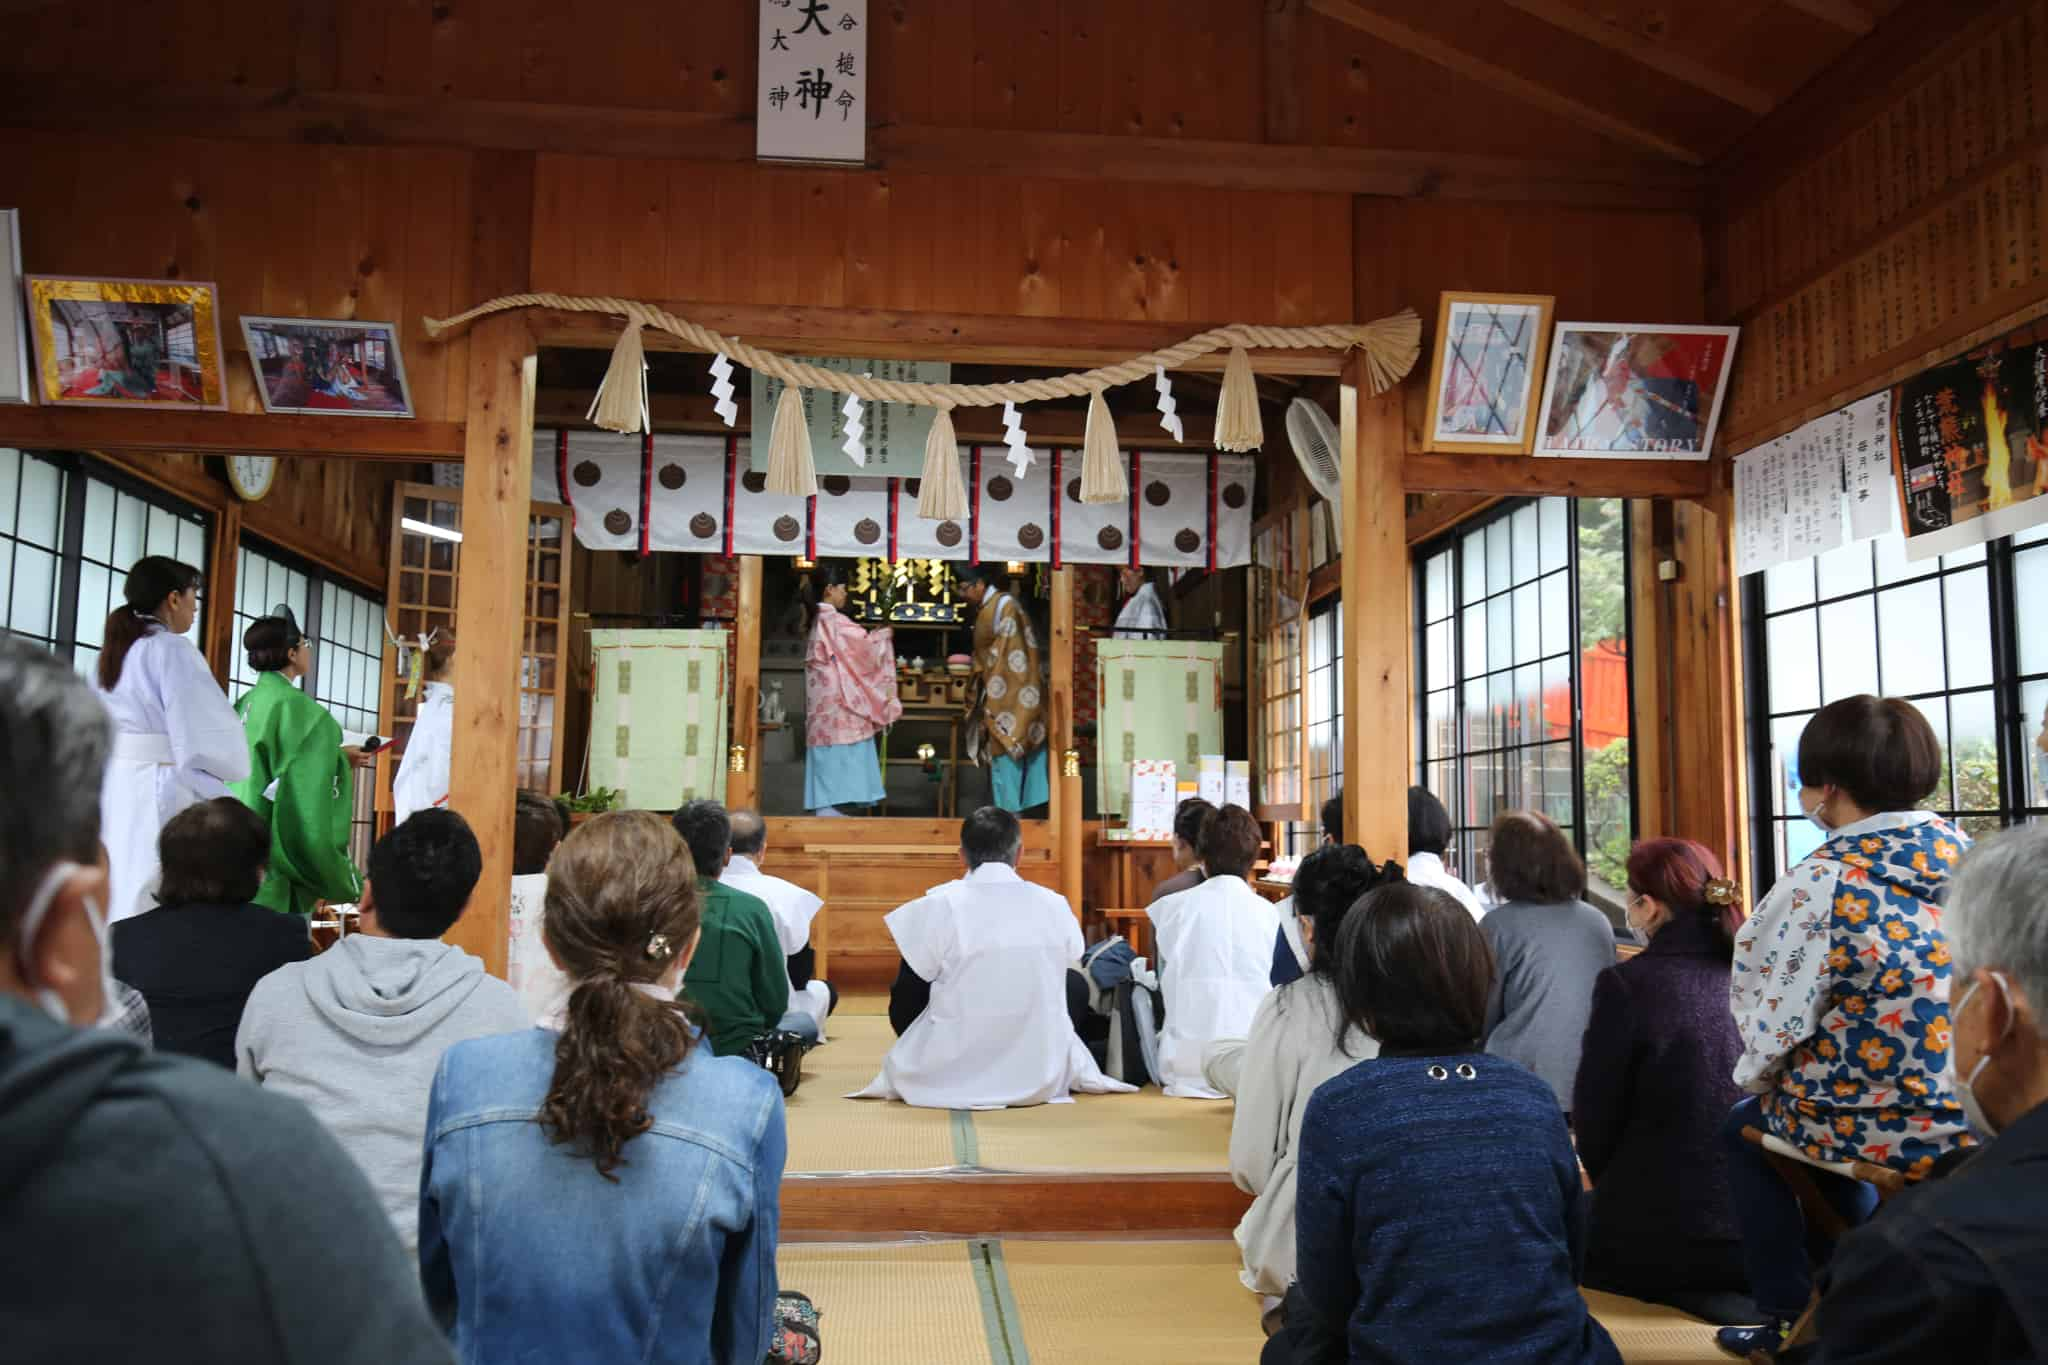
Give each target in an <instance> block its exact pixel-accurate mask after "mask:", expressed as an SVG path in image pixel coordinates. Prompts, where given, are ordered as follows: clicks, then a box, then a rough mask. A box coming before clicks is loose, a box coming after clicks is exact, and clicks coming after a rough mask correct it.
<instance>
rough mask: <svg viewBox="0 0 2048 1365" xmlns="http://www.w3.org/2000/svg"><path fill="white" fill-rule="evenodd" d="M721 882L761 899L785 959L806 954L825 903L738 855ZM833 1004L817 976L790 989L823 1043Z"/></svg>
mask: <svg viewBox="0 0 2048 1365" xmlns="http://www.w3.org/2000/svg"><path fill="white" fill-rule="evenodd" d="M718 880H720V881H721V882H724V883H725V884H726V885H727V886H729V887H731V888H733V889H734V890H735V891H744V892H746V893H747V894H748V895H750V896H756V897H759V898H760V900H761V903H762V904H764V905H766V906H767V907H768V915H769V918H771V919H773V920H774V921H775V937H776V940H777V941H778V942H779V943H781V944H782V955H783V956H784V957H791V956H794V955H795V954H797V953H800V952H802V951H803V948H804V945H805V944H806V943H809V942H810V941H811V921H812V920H813V919H815V918H816V917H817V914H818V907H820V906H822V905H823V904H824V903H825V902H823V901H821V900H819V899H818V898H817V897H816V896H815V895H813V894H812V893H810V892H809V891H806V890H804V889H803V888H802V887H801V886H798V885H797V884H796V883H795V882H792V881H786V880H784V879H783V878H781V877H771V876H769V875H768V874H767V873H765V872H763V871H762V870H761V869H760V868H759V867H758V866H757V865H756V864H755V862H754V860H753V859H752V858H749V857H746V856H744V855H742V854H738V853H735V854H733V855H732V861H731V862H730V863H727V864H726V868H725V871H724V872H722V873H720V874H719V877H718ZM831 1004H832V992H831V988H830V987H828V986H826V984H825V983H824V982H823V981H820V980H818V979H816V978H815V977H814V978H812V980H811V981H810V982H809V983H808V984H807V985H806V986H805V987H804V988H803V989H801V990H799V989H797V988H796V987H795V986H791V987H790V990H789V1008H790V1009H792V1010H801V1011H803V1012H804V1013H805V1014H808V1015H810V1016H811V1018H813V1019H815V1020H817V1022H818V1039H819V1041H820V1042H822V1041H824V1038H825V1014H826V1012H827V1011H828V1010H829V1009H830V1007H831Z"/></svg>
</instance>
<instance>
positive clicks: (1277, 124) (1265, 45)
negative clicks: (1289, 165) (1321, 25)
mask: <svg viewBox="0 0 2048 1365" xmlns="http://www.w3.org/2000/svg"><path fill="white" fill-rule="evenodd" d="M1265 4H1266V17H1265V33H1264V40H1263V42H1262V44H1261V52H1262V55H1263V57H1264V59H1265V60H1264V68H1265V70H1264V74H1265V81H1266V101H1265V104H1266V108H1265V123H1264V133H1265V141H1267V142H1300V141H1302V140H1303V138H1302V117H1301V86H1302V62H1301V55H1302V54H1301V43H1300V41H1299V37H1298V35H1299V32H1300V29H1301V23H1300V19H1301V0H1265Z"/></svg>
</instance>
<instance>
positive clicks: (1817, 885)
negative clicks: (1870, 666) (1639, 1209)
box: [1718, 696, 1973, 1359]
mask: <svg viewBox="0 0 2048 1365" xmlns="http://www.w3.org/2000/svg"><path fill="white" fill-rule="evenodd" d="M1946 761H1947V760H1946V757H1945V755H1944V754H1943V753H1942V748H1941V743H1940V741H1939V740H1938V739H1937V738H1936V737H1935V734H1934V730H1933V727H1932V726H1930V725H1929V724H1928V723H1927V720H1926V718H1925V717H1923V716H1922V715H1921V714H1920V712H1919V710H1918V709H1917V708H1915V707H1914V706H1913V704H1912V703H1911V702H1906V701H1900V700H1897V699H1895V698H1889V697H1886V698H1879V697H1872V696H1857V697H1846V698H1844V699H1842V700H1840V701H1836V702H1832V703H1830V704H1829V705H1827V706H1824V707H1822V708H1821V709H1820V710H1819V711H1818V712H1816V713H1815V714H1814V716H1813V719H1812V720H1810V721H1808V722H1807V725H1806V729H1805V731H1804V732H1803V733H1802V734H1801V735H1800V737H1799V756H1798V763H1799V768H1798V771H1799V777H1800V781H1801V783H1802V785H1801V787H1800V789H1799V805H1800V808H1801V810H1803V811H1804V812H1805V813H1806V815H1807V817H1808V818H1809V819H1811V820H1812V821H1813V822H1814V823H1815V824H1816V825H1819V826H1820V827H1821V828H1822V829H1823V830H1824V831H1826V836H1827V837H1826V839H1825V841H1824V842H1823V843H1822V844H1821V846H1820V847H1819V848H1817V849H1815V850H1814V851H1813V853H1812V854H1811V855H1809V856H1808V857H1807V858H1806V859H1804V860H1803V861H1802V862H1800V863H1799V865H1798V866H1796V867H1794V868H1793V869H1792V870H1791V871H1790V872H1788V873H1786V874H1785V875H1784V876H1783V877H1780V878H1779V879H1778V881H1777V883H1776V884H1775V885H1774V886H1772V888H1771V890H1770V894H1769V895H1768V896H1766V897H1765V898H1764V901H1763V903H1762V904H1761V905H1760V906H1758V907H1757V911H1756V914H1755V915H1753V916H1752V917H1751V918H1750V919H1749V921H1748V922H1747V923H1746V924H1745V925H1744V926H1743V928H1742V930H1741V932H1740V933H1738V934H1737V935H1736V940H1735V960H1734V971H1733V974H1732V976H1731V978H1730V981H1729V1003H1730V1006H1731V1008H1732V1011H1733V1013H1734V1016H1735V1026H1736V1032H1737V1034H1738V1035H1739V1036H1740V1039H1741V1042H1742V1054H1741V1057H1740V1058H1739V1059H1738V1060H1737V1062H1736V1064H1735V1073H1734V1075H1735V1083H1736V1084H1737V1085H1739V1086H1740V1087H1742V1088H1743V1089H1744V1090H1746V1091H1748V1092H1749V1093H1750V1098H1748V1099H1745V1100H1743V1101H1742V1102H1741V1103H1740V1104H1738V1105H1736V1106H1735V1108H1734V1109H1733V1110H1731V1111H1730V1112H1729V1115H1728V1118H1727V1120H1726V1122H1725V1123H1724V1124H1723V1125H1722V1130H1721V1133H1722V1141H1723V1145H1724V1147H1725V1149H1726V1151H1727V1156H1728V1181H1729V1188H1730V1192H1731V1193H1732V1195H1733V1197H1734V1202H1735V1210H1736V1216H1737V1221H1738V1223H1739V1225H1740V1228H1741V1232H1742V1244H1743V1262H1744V1265H1745V1266H1746V1267H1747V1270H1748V1275H1749V1285H1750V1290H1751V1292H1752V1294H1753V1295H1754V1296H1755V1298H1756V1305H1757V1308H1758V1309H1759V1310H1760V1313H1761V1315H1762V1317H1763V1319H1764V1321H1762V1322H1761V1323H1759V1324H1757V1325H1753V1326H1743V1327H1729V1328H1724V1329H1723V1330H1722V1332H1721V1333H1720V1335H1719V1338H1718V1339H1719V1342H1720V1345H1721V1347H1722V1349H1724V1350H1726V1351H1729V1352H1730V1353H1732V1354H1735V1355H1744V1354H1748V1353H1751V1352H1758V1351H1761V1352H1763V1353H1764V1355H1765V1358H1766V1359H1769V1358H1772V1357H1773V1356H1774V1354H1775V1353H1776V1351H1777V1350H1778V1348H1779V1347H1780V1346H1781V1345H1782V1344H1783V1342H1784V1341H1785V1339H1786V1336H1787V1334H1788V1333H1789V1331H1790V1327H1791V1324H1792V1323H1793V1322H1794V1321H1795V1320H1796V1319H1797V1318H1798V1317H1799V1316H1800V1315H1801V1313H1803V1312H1804V1311H1805V1309H1806V1305H1807V1303H1808V1301H1809V1300H1810V1299H1811V1297H1812V1289H1813V1281H1812V1276H1811V1273H1810V1272H1809V1270H1808V1266H1807V1237H1806V1231H1807V1230H1806V1226H1805V1222H1804V1219H1803V1218H1802V1216H1801V1214H1800V1210H1799V1203H1798V1200H1797V1199H1796V1198H1795V1197H1794V1195H1793V1193H1792V1190H1791V1188H1790V1187H1789V1186H1787V1185H1786V1184H1785V1182H1784V1180H1783V1179H1782V1178H1781V1177H1780V1176H1779V1175H1778V1174H1777V1171H1776V1169H1775V1168H1774V1167H1773V1166H1772V1165H1771V1163H1770V1162H1769V1161H1768V1160H1767V1159H1766V1158H1765V1156H1764V1154H1763V1152H1762V1150H1761V1149H1759V1148H1758V1147H1756V1146H1755V1145H1754V1144H1752V1143H1750V1142H1748V1141H1746V1140H1744V1139H1743V1137H1742V1130H1743V1129H1744V1128H1745V1127H1752V1128H1757V1129H1759V1130H1761V1131H1764V1132H1768V1133H1770V1134H1772V1135H1774V1136H1776V1137H1778V1138H1780V1139H1782V1140H1784V1141H1785V1142H1788V1143H1790V1144H1792V1145H1793V1146H1795V1147H1797V1148H1799V1149H1800V1150H1801V1151H1802V1152H1804V1153H1805V1154H1806V1155H1807V1156H1809V1157H1811V1158H1813V1159H1814V1160H1816V1161H1849V1160H1859V1161H1868V1162H1871V1163H1873V1164H1877V1165H1885V1166H1891V1167H1893V1168H1895V1169H1897V1170H1899V1171H1901V1172H1903V1173H1904V1174H1905V1175H1906V1176H1907V1177H1908V1178H1910V1179H1919V1178H1920V1177H1922V1176H1924V1175H1925V1174H1926V1173H1927V1172H1928V1171H1929V1170H1930V1169H1931V1168H1932V1167H1933V1165H1934V1163H1935V1162H1936V1161H1937V1160H1939V1159H1940V1158H1942V1157H1944V1156H1946V1155H1948V1154H1949V1153H1951V1152H1953V1151H1955V1150H1956V1149H1958V1148H1959V1147H1964V1146H1968V1145H1970V1143H1971V1142H1972V1141H1973V1139H1972V1138H1971V1136H1970V1134H1969V1131H1968V1125H1967V1124H1966V1123H1965V1121H1964V1116H1963V1109H1962V1106H1961V1105H1960V1104H1959V1103H1957V1100H1956V1093H1955V1087H1954V1082H1953V1076H1954V1072H1953V1071H1952V1069H1951V1067H1950V1051H1951V1049H1950V1040H1949V1031H1950V1030H1949V1021H1950V1019H1951V1014H1950V1010H1949V980H1950V977H1951V973H1952V967H1951V963H1950V959H1949V946H1948V940H1947V938H1946V936H1945V935H1944V933H1943V930H1942V909H1941V907H1942V904H1943V902H1944V901H1946V900H1947V898H1948V889H1949V884H1950V879H1951V878H1952V877H1953V875H1954V873H1955V869H1956V865H1957V863H1958V862H1959V861H1960V860H1961V859H1962V856H1963V853H1964V850H1966V849H1968V848H1969V846H1970V840H1969V837H1968V836H1967V835H1965V834H1963V833H1962V831H1960V830H1958V829H1957V828H1956V827H1955V826H1954V825H1952V824H1950V823H1949V822H1948V821H1947V820H1944V819H1942V818H1941V817H1940V816H1938V815H1935V814H1934V813H1933V812H1931V811H1926V810H1920V809H1917V807H1918V806H1919V804H1920V802H1921V801H1923V800H1924V799H1926V797H1927V796H1928V795H1929V794H1930V793H1932V792H1933V791H1934V788H1935V786H1936V784H1937V783H1938V782H1939V781H1940V778H1941V774H1942V772H1943V770H1944V768H1945V765H1946ZM1812 1176H1813V1181H1814V1183H1815V1185H1817V1186H1818V1187H1819V1188H1820V1190H1821V1192H1822V1193H1823V1195H1824V1196H1825V1197H1826V1198H1827V1199H1828V1201H1829V1203H1830V1204H1832V1205H1833V1206H1834V1207H1835V1208H1836V1210H1837V1211H1838V1212H1840V1213H1841V1214H1842V1216H1843V1218H1844V1219H1845V1220H1846V1221H1847V1222H1848V1223H1849V1224H1850V1225H1851V1226H1854V1225H1855V1224H1857V1223H1860V1222H1861V1221H1863V1219H1865V1218H1867V1217H1869V1215H1870V1211H1871V1209H1872V1207H1874V1205H1875V1204H1876V1202H1877V1194H1876V1191H1875V1189H1873V1188H1872V1187H1871V1186H1869V1185H1866V1184H1863V1183H1862V1182H1860V1181H1855V1180H1850V1179H1848V1178H1847V1177H1844V1176H1840V1175H1836V1174H1834V1173H1831V1172H1826V1171H1819V1170H1816V1171H1814V1172H1812Z"/></svg>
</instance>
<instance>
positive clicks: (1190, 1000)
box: [1145, 876, 1280, 1100]
mask: <svg viewBox="0 0 2048 1365" xmlns="http://www.w3.org/2000/svg"><path fill="white" fill-rule="evenodd" d="M1145 913H1146V914H1147V915H1148V916H1150V918H1151V920H1152V934H1153V938H1154V940H1155V941H1156V942H1157V943H1158V945H1159V948H1158V954H1159V961H1158V963H1157V967H1158V971H1159V989H1160V993H1161V994H1162V995H1164V996H1165V997H1166V1027H1165V1028H1164V1029H1163V1030H1161V1031H1160V1035H1159V1069H1160V1071H1161V1072H1162V1073H1163V1074H1162V1076H1161V1079H1162V1080H1163V1081H1164V1083H1165V1089H1166V1093H1167V1094H1168V1095H1172V1096H1175V1097H1177V1098H1180V1099H1204V1100H1220V1099H1227V1098H1229V1097H1228V1096H1226V1095H1225V1094H1224V1093H1223V1092H1222V1091H1220V1090H1217V1089H1215V1088H1214V1087H1212V1086H1211V1085H1210V1084H1209V1083H1208V1081H1207V1080H1206V1079H1205V1078H1204V1077H1203V1075H1202V1052H1203V1049H1205V1048H1207V1047H1208V1046H1209V1044H1211V1043H1213V1042H1217V1041H1219V1040H1221V1039H1225V1038H1243V1037H1245V1036H1247V1035H1248V1034H1249V1033H1250V1032H1251V1027H1252V1016H1253V1015H1255V1014H1257V1013H1258V1009H1259V1002H1260V1001H1261V1000H1263V999H1265V997H1266V992H1267V990H1269V989H1270V988H1271V983H1272V973H1273V944H1274V940H1275V938H1276V937H1277V935H1278V934H1279V932H1280V914H1279V912H1278V910H1276V909H1275V908H1274V906H1273V903H1272V902H1271V901H1269V900H1267V899H1266V898H1265V897H1264V896H1261V895H1260V894H1259V893H1258V892H1256V891H1254V890H1252V889H1251V887H1249V886H1247V885H1246V884H1245V881H1244V879H1243V878H1242V877H1228V876H1225V877H1211V878H1209V879H1208V880H1207V881H1205V882H1203V883H1202V884H1201V885H1200V886H1195V887H1190V888H1189V889H1188V890H1186V891H1179V892H1176V893H1174V894H1173V895H1171V896H1167V897H1165V898H1164V899H1162V900H1156V901H1154V902H1152V904H1150V905H1149V906H1147V907H1145Z"/></svg>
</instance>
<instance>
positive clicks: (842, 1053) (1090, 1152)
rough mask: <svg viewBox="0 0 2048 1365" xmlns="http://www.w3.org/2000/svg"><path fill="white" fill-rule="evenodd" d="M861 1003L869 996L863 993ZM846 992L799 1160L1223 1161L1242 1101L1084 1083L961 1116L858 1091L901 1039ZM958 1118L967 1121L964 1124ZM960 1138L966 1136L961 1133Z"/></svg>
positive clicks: (814, 1063) (1154, 1165)
mask: <svg viewBox="0 0 2048 1365" xmlns="http://www.w3.org/2000/svg"><path fill="white" fill-rule="evenodd" d="M861 1003H866V1002H865V1001H861ZM854 1004H855V1001H854V1000H843V1001H841V1002H840V1008H839V1011H838V1012H837V1013H835V1014H834V1015H833V1016H832V1017H831V1018H830V1019H829V1020H827V1021H826V1026H825V1027H826V1033H827V1036H828V1037H829V1038H830V1039H831V1041H830V1042H829V1043H828V1044H826V1045H825V1046H824V1047H821V1048H818V1049H816V1050H815V1051H813V1052H812V1053H811V1054H810V1055H809V1056H808V1057H806V1058H805V1059H804V1080H803V1085H802V1086H801V1087H800V1088H799V1089H798V1090H797V1093H796V1097H795V1098H794V1099H792V1100H791V1101H790V1102H789V1164H788V1169H789V1170H791V1171H801V1172H814V1171H918V1170H929V1169H933V1168H936V1167H943V1166H952V1165H955V1164H972V1165H979V1166H986V1167H990V1168H993V1169H998V1170H1024V1171H1031V1170H1046V1171H1222V1170H1225V1169H1227V1167H1228V1165H1229V1153H1230V1113H1231V1106H1230V1105H1229V1104H1228V1103H1227V1102H1224V1101H1219V1100H1170V1099H1167V1098H1166V1097H1165V1096H1164V1095H1162V1094H1161V1093H1160V1092H1159V1090H1158V1089H1157V1088H1155V1087H1148V1088H1146V1089H1144V1090H1141V1091H1139V1092H1138V1093H1137V1094H1135V1095H1077V1096H1075V1098H1074V1103H1072V1104H1045V1105H1037V1106H1034V1107H1032V1108H1029V1109H991V1110H982V1111H979V1112H977V1113H975V1114H973V1115H972V1116H971V1118H970V1116H968V1115H966V1114H961V1115H958V1116H955V1115H952V1114H949V1113H947V1112H946V1111H943V1110H936V1109H915V1108H912V1107H911V1106H909V1105H906V1104H901V1103H898V1102H896V1101H893V1100H886V1101H885V1100H849V1099H845V1098H844V1096H845V1095H847V1094H849V1093H850V1092H852V1091H855V1090H858V1089H860V1088H861V1087H862V1086H864V1085H866V1084H867V1083H868V1082H869V1081H870V1080H872V1079H874V1076H875V1073H876V1072H877V1071H879V1070H880V1069H881V1065H882V1058H883V1056H884V1055H886V1054H887V1052H888V1050H889V1047H890V1045H891V1044H892V1043H894V1042H895V1040H896V1036H895V1034H894V1033H893V1032H892V1031H891V1030H890V1028H889V1021H888V1019H887V1018H886V1017H884V1016H883V1015H880V1014H871V1013H866V1012H855V1010H854V1009H852V1008H850V1006H853V1005H854ZM956 1128H957V1130H958V1131H957V1132H956ZM956 1139H957V1140H956Z"/></svg>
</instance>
